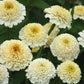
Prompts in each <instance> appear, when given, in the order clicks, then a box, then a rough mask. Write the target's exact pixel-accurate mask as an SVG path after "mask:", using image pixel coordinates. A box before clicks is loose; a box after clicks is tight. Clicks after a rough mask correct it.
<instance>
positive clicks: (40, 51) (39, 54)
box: [37, 46, 44, 57]
mask: <svg viewBox="0 0 84 84" xmlns="http://www.w3.org/2000/svg"><path fill="white" fill-rule="evenodd" d="M43 48H44V46H42V47H41V48H40V50H39V52H38V53H37V57H42V55H41V53H42V50H43Z"/></svg>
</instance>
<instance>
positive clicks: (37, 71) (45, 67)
mask: <svg viewBox="0 0 84 84" xmlns="http://www.w3.org/2000/svg"><path fill="white" fill-rule="evenodd" d="M26 72H27V73H26V77H27V78H29V80H30V81H31V82H32V83H33V84H49V80H50V79H51V78H54V77H55V76H56V70H55V67H54V65H53V64H52V63H51V62H50V61H49V60H47V59H44V58H38V59H35V60H33V61H32V62H31V63H30V65H29V67H28V68H27V69H26Z"/></svg>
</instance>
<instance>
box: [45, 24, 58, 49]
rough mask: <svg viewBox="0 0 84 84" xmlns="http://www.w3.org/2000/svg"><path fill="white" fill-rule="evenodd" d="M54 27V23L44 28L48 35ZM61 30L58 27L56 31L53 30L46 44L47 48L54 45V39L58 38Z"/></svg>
mask: <svg viewBox="0 0 84 84" xmlns="http://www.w3.org/2000/svg"><path fill="white" fill-rule="evenodd" d="M51 26H52V23H46V24H45V25H44V28H45V30H46V32H47V33H48V32H49V30H50V28H51ZM59 31H60V30H59V28H58V27H57V26H55V27H54V29H53V30H52V32H51V33H50V35H49V37H48V41H47V42H46V44H45V47H50V44H51V43H52V41H53V40H54V38H55V37H56V35H57V34H58V33H59Z"/></svg>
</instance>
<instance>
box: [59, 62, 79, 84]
mask: <svg viewBox="0 0 84 84" xmlns="http://www.w3.org/2000/svg"><path fill="white" fill-rule="evenodd" d="M57 74H58V76H59V77H60V79H61V80H63V82H64V83H68V84H73V83H74V84H77V83H78V82H79V81H80V78H81V70H80V68H79V66H78V65H77V64H76V63H74V62H72V61H65V62H63V63H61V64H60V65H58V67H57Z"/></svg>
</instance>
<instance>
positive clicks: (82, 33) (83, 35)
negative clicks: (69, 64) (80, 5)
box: [78, 30, 84, 47]
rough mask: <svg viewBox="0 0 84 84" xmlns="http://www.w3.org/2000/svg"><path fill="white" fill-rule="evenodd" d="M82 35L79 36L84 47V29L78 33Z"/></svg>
mask: <svg viewBox="0 0 84 84" xmlns="http://www.w3.org/2000/svg"><path fill="white" fill-rule="evenodd" d="M78 34H79V35H80V37H78V41H79V44H80V45H81V46H82V47H84V30H83V31H82V32H79V33H78Z"/></svg>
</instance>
